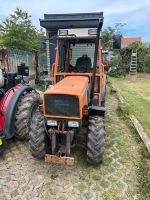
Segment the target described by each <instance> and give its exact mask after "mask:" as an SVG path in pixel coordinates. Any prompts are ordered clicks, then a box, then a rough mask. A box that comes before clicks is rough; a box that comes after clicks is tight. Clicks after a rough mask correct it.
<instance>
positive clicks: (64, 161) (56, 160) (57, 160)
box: [45, 154, 75, 166]
mask: <svg viewBox="0 0 150 200" xmlns="http://www.w3.org/2000/svg"><path fill="white" fill-rule="evenodd" d="M45 162H47V163H53V164H61V165H70V166H72V165H74V164H75V159H74V158H73V157H66V156H63V157H59V156H55V155H49V154H46V155H45Z"/></svg>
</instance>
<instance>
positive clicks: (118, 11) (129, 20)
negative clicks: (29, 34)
mask: <svg viewBox="0 0 150 200" xmlns="http://www.w3.org/2000/svg"><path fill="white" fill-rule="evenodd" d="M16 7H19V8H22V9H23V10H26V11H28V12H29V14H30V15H31V16H32V21H33V24H34V25H35V26H36V27H37V28H40V24H39V18H43V16H44V13H47V14H50V13H51V14H53V13H77V12H100V11H103V12H104V25H103V28H106V27H108V26H114V25H115V23H120V22H121V23H126V25H125V26H124V27H123V28H122V33H123V36H124V37H142V40H143V42H148V43H150V0H74V1H73V0H42V1H41V0H0V20H3V19H4V18H5V17H7V16H8V15H9V14H10V13H12V12H13V11H14V10H15V8H16Z"/></svg>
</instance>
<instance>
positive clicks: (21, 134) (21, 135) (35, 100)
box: [15, 90, 40, 140]
mask: <svg viewBox="0 0 150 200" xmlns="http://www.w3.org/2000/svg"><path fill="white" fill-rule="evenodd" d="M39 102H40V96H39V94H38V93H37V92H36V91H35V90H32V91H31V92H28V93H27V92H26V93H24V94H23V95H22V96H21V98H20V100H19V103H18V105H17V109H16V116H15V137H16V138H18V139H20V140H28V139H29V131H30V123H31V115H32V113H34V110H35V108H36V107H37V106H38V105H39Z"/></svg>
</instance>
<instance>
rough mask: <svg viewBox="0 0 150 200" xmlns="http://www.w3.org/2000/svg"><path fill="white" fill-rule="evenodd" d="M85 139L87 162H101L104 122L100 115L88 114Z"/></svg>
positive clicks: (93, 163)
mask: <svg viewBox="0 0 150 200" xmlns="http://www.w3.org/2000/svg"><path fill="white" fill-rule="evenodd" d="M88 129H89V133H88V139H87V162H88V163H89V164H92V165H95V164H98V163H100V162H102V159H103V154H104V141H105V140H104V134H105V131H104V122H103V117H101V116H90V118H89V127H88Z"/></svg>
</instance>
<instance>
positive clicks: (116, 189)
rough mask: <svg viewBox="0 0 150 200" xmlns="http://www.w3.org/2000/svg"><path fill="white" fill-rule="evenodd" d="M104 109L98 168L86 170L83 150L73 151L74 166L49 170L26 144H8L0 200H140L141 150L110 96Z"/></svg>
mask: <svg viewBox="0 0 150 200" xmlns="http://www.w3.org/2000/svg"><path fill="white" fill-rule="evenodd" d="M108 93H109V92H108ZM106 108H107V112H106V119H105V121H106V144H105V155H104V161H103V163H102V164H100V165H98V166H94V167H93V166H90V165H88V164H87V163H86V157H85V153H86V152H85V150H84V149H82V148H75V149H74V150H73V156H74V157H75V158H76V160H77V164H76V165H75V166H71V167H69V166H60V165H50V164H47V163H45V162H44V161H38V160H36V159H34V158H33V157H32V156H31V154H30V152H29V148H28V144H27V143H23V142H20V141H17V140H15V139H14V140H11V141H9V144H8V149H7V150H6V151H5V153H4V155H3V157H2V158H0V200H7V199H11V200H17V199H18V200H50V199H52V200H53V199H59V200H65V199H71V200H74V199H91V200H92V199H93V200H123V199H125V200H126V199H129V200H131V199H141V196H140V194H139V187H138V185H139V183H138V178H137V177H138V168H139V161H140V146H139V144H138V142H137V140H136V138H135V136H134V134H132V132H131V131H130V129H129V128H128V127H127V125H126V123H125V122H124V121H123V120H122V119H121V118H120V117H119V116H118V114H117V108H118V102H117V99H116V96H115V94H111V95H110V94H108V95H107V103H106Z"/></svg>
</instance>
